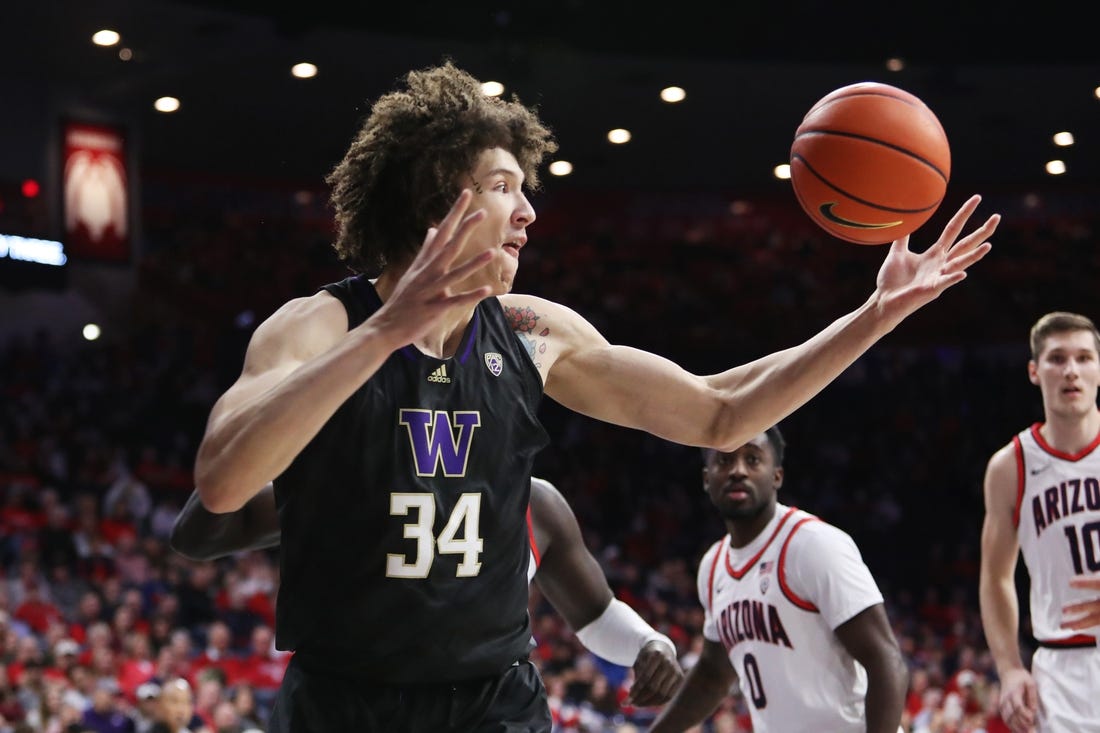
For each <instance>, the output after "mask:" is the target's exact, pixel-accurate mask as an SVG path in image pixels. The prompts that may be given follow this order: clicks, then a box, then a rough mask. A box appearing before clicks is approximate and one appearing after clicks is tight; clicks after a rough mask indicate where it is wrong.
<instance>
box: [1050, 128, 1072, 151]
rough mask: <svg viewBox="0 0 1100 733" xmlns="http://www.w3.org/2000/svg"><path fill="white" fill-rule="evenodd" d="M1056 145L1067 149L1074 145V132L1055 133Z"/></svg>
mask: <svg viewBox="0 0 1100 733" xmlns="http://www.w3.org/2000/svg"><path fill="white" fill-rule="evenodd" d="M1054 144H1055V145H1057V146H1058V147H1060V148H1066V147H1069V146H1070V145H1073V133H1072V132H1056V133H1054Z"/></svg>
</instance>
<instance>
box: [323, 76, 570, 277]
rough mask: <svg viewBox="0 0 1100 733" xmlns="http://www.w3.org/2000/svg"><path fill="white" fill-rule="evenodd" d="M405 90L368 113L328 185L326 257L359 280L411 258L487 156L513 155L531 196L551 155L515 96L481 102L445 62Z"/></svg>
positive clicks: (531, 114)
mask: <svg viewBox="0 0 1100 733" xmlns="http://www.w3.org/2000/svg"><path fill="white" fill-rule="evenodd" d="M404 81H405V87H406V88H405V89H402V90H398V91H393V92H390V93H388V94H385V95H383V96H382V97H380V98H379V99H378V100H377V101H376V102H375V103H374V105H373V106H372V108H371V112H370V116H369V117H367V119H366V121H365V122H364V123H363V125H362V127H361V128H360V129H359V131H358V133H357V134H356V136H355V139H354V140H353V141H352V143H351V146H350V147H349V148H348V150H347V153H346V154H345V155H344V159H343V160H341V161H340V163H339V164H338V165H337V166H336V167H335V168H334V169H333V170H332V172H331V173H329V174H328V176H327V177H326V178H325V181H326V182H327V183H328V184H329V185H330V186H332V194H331V196H330V199H329V201H330V204H331V205H332V207H333V209H334V210H335V217H336V224H337V229H338V231H337V237H336V241H335V242H334V243H333V247H334V248H335V249H336V253H337V255H339V257H340V259H341V260H342V261H343V262H344V263H345V264H347V265H348V266H349V267H350V268H351V269H353V270H355V271H357V272H368V271H374V272H376V271H378V270H380V269H381V268H383V267H385V266H386V265H387V264H388V263H391V262H394V263H400V262H403V261H407V260H409V259H411V258H412V257H413V256H415V254H416V252H417V251H418V249H419V247H420V243H421V241H422V240H423V238H424V235H425V234H426V233H427V230H428V227H429V226H431V225H432V224H433V223H436V222H438V221H440V220H441V219H442V218H443V217H444V216H445V215H446V214H447V211H448V210H449V209H450V207H451V204H452V203H454V200H455V199H456V198H458V194H459V192H460V191H461V190H462V187H463V183H462V179H461V177H462V176H463V175H464V174H467V173H469V172H470V171H471V170H472V169H473V167H474V165H475V164H476V163H477V159H478V156H480V155H481V154H482V153H483V152H484V151H486V150H489V149H492V148H496V147H499V148H503V149H505V150H507V151H509V152H510V153H512V155H514V156H515V158H516V161H517V162H518V163H519V166H520V169H521V170H522V171H523V175H524V185H525V186H526V187H527V188H528V189H529V190H532V191H533V190H538V187H539V177H538V166H539V165H540V164H541V163H542V160H543V158H544V157H545V156H546V155H548V154H550V153H553V152H554V151H555V150H557V147H558V146H557V143H556V142H555V141H554V140H553V138H552V136H551V133H550V130H549V128H547V127H546V126H545V125H544V124H543V123H542V122H541V121H540V120H539V118H538V116H537V114H536V112H535V111H534V110H533V109H529V108H527V107H525V106H523V105H522V104H520V102H519V100H518V98H516V97H515V96H513V97H512V100H511V101H505V100H503V99H500V98H497V97H489V96H486V95H485V94H484V93H483V92H482V90H481V82H479V81H478V80H477V79H475V78H474V77H473V76H471V75H470V74H469V73H467V72H465V71H463V70H461V69H458V68H457V67H455V66H454V64H453V63H452V62H451V61H449V60H448V61H446V62H445V63H443V64H442V65H440V66H436V67H431V68H427V69H421V70H417V71H411V72H409V73H408V74H407V75H406V76H405V80H404Z"/></svg>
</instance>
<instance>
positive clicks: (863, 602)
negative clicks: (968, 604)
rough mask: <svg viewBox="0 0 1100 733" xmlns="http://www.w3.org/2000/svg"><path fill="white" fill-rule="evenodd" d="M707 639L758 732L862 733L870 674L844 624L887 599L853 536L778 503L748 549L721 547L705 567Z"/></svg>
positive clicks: (701, 580) (724, 543)
mask: <svg viewBox="0 0 1100 733" xmlns="http://www.w3.org/2000/svg"><path fill="white" fill-rule="evenodd" d="M698 584H699V599H700V601H701V602H702V604H703V608H704V609H705V610H706V621H705V624H704V626H703V635H704V636H705V637H706V638H707V639H709V640H710V641H714V642H719V643H721V644H722V645H723V646H725V648H726V651H727V652H728V653H729V659H730V664H732V665H733V669H734V671H735V672H737V678H738V681H739V684H740V687H741V692H742V693H743V694H744V696H745V700H746V702H747V703H748V706H749V710H750V712H751V713H752V727H753V731H754V733H800V732H801V731H805V732H806V733H820V732H821V731H829V732H830V733H849V732H851V733H857V732H858V733H863V732H864V731H865V730H866V728H867V726H866V722H865V715H864V697H865V696H866V692H867V672H866V670H865V669H864V668H863V666H862V665H860V664H859V663H858V662H856V660H855V659H853V658H852V656H851V655H850V654H848V652H847V651H846V650H845V649H844V647H843V645H842V644H841V643H840V640H839V639H837V637H836V634H835V633H833V632H834V629H836V627H838V626H840V625H841V624H843V623H844V622H845V621H848V620H849V619H851V618H852V617H853V616H855V615H856V614H858V613H859V612H860V611H863V610H864V609H866V608H869V607H870V606H873V605H875V604H877V603H882V593H880V592H879V589H878V586H877V585H876V584H875V581H874V578H872V577H871V572H870V571H869V570H868V569H867V566H866V565H865V564H864V562H863V558H862V557H861V555H860V553H859V550H858V548H856V545H855V542H853V541H852V538H851V537H849V536H848V535H847V534H846V533H845V532H843V531H841V530H840V529H837V528H836V527H833V526H832V525H829V524H826V523H825V522H822V521H821V520H819V519H818V518H817V517H815V516H813V515H812V514H808V513H806V512H803V511H801V510H798V509H794V508H791V507H786V506H783V505H782V504H779V505H777V507H776V514H775V517H774V518H773V519H772V521H771V522H770V523H769V524H768V526H767V527H766V528H765V529H764V531H763V532H761V533H760V535H759V536H758V537H757V538H756V539H754V540H753V541H752V542H751V543H749V544H748V545H747V546H746V547H742V548H732V547H730V538H729V535H726V536H725V537H724V538H723V539H722V540H720V541H719V542H717V543H715V544H714V545H713V546H712V547H711V548H710V550H708V551H707V554H706V555H705V556H704V557H703V561H702V563H701V564H700V566H699V576H698Z"/></svg>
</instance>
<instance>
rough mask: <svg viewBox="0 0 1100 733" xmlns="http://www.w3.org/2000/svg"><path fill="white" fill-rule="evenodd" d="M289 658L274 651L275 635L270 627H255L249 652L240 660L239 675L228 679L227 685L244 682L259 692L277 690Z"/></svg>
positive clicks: (283, 653)
mask: <svg viewBox="0 0 1100 733" xmlns="http://www.w3.org/2000/svg"><path fill="white" fill-rule="evenodd" d="M290 657H291V655H290V654H287V653H285V652H278V651H275V634H274V632H273V631H272V630H271V628H270V627H268V626H262V625H261V626H257V627H256V628H254V629H253V630H252V646H251V651H250V653H249V655H248V656H247V657H245V658H244V659H243V660H241V663H240V665H239V673H238V674H237V675H236V676H235V677H231V678H230V680H229V684H230V685H234V684H237V683H238V682H244V683H246V684H248V685H251V686H252V687H255V688H256V689H259V690H277V689H279V684H280V683H281V682H282V681H283V675H284V674H285V673H286V666H287V664H289V663H290Z"/></svg>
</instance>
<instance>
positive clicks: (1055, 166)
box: [1046, 160, 1066, 176]
mask: <svg viewBox="0 0 1100 733" xmlns="http://www.w3.org/2000/svg"><path fill="white" fill-rule="evenodd" d="M1046 168H1047V173H1049V174H1050V175H1052V176H1060V175H1062V174H1063V173H1065V172H1066V164H1065V162H1064V161H1061V160H1050V161H1047V166H1046Z"/></svg>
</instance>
